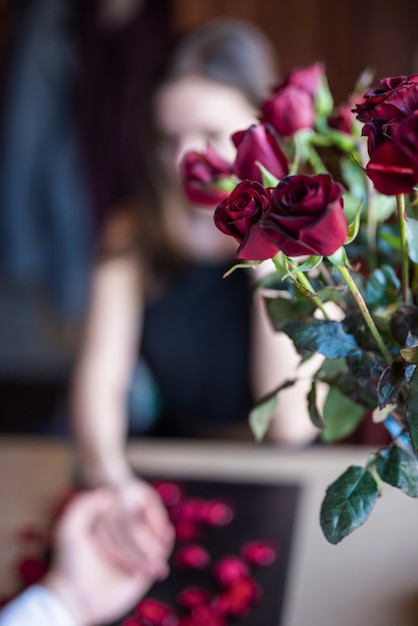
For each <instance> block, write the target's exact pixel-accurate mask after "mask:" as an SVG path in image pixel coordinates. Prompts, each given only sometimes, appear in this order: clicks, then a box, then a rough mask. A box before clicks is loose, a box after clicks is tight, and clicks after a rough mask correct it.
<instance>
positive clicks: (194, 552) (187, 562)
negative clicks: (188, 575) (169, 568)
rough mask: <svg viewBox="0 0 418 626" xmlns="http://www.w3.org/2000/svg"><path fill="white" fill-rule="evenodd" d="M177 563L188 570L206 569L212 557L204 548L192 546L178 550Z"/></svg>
mask: <svg viewBox="0 0 418 626" xmlns="http://www.w3.org/2000/svg"><path fill="white" fill-rule="evenodd" d="M175 562H176V563H177V565H179V566H180V567H184V568H187V569H204V568H205V567H207V566H208V565H209V563H210V555H209V552H208V551H207V550H205V548H203V547H202V546H199V545H197V544H190V545H188V546H183V547H182V548H179V549H178V550H177V552H176V554H175Z"/></svg>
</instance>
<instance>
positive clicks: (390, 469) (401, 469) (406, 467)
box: [376, 446, 418, 498]
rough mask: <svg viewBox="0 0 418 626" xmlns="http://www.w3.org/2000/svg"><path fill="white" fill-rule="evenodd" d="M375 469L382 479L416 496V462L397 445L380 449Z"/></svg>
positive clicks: (417, 483) (417, 473) (417, 468)
mask: <svg viewBox="0 0 418 626" xmlns="http://www.w3.org/2000/svg"><path fill="white" fill-rule="evenodd" d="M376 470H377V472H378V474H379V476H380V478H381V479H382V480H384V481H385V483H388V484H389V485H392V486H393V487H397V488H398V489H400V490H401V491H403V492H404V493H406V494H407V495H408V496H411V497H412V498H418V462H417V460H416V459H415V458H414V457H412V456H411V455H410V454H408V452H406V450H403V449H402V448H400V447H399V446H394V447H392V448H389V449H385V450H380V452H379V456H378V459H377V461H376Z"/></svg>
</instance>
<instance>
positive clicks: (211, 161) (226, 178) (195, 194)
mask: <svg viewBox="0 0 418 626" xmlns="http://www.w3.org/2000/svg"><path fill="white" fill-rule="evenodd" d="M180 175H181V178H182V181H183V188H184V191H185V194H186V197H187V199H188V200H189V201H190V202H193V203H194V204H200V205H205V206H214V205H215V204H217V203H218V202H220V201H221V200H223V198H226V196H227V195H228V193H229V191H230V190H231V188H233V185H234V183H233V182H232V179H231V177H232V175H233V167H232V164H231V163H228V161H225V160H224V159H223V158H222V157H220V156H219V155H218V154H217V153H216V152H215V150H214V148H213V147H212V146H211V145H210V144H209V145H208V147H207V150H206V153H201V152H196V151H190V152H187V153H186V154H185V156H184V158H183V160H182V163H181V165H180Z"/></svg>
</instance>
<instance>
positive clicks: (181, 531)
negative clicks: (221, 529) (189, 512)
mask: <svg viewBox="0 0 418 626" xmlns="http://www.w3.org/2000/svg"><path fill="white" fill-rule="evenodd" d="M174 528H175V533H176V538H177V539H178V540H179V541H196V539H199V537H200V535H201V531H200V527H199V525H198V524H197V523H196V522H194V521H192V520H188V519H180V520H178V521H177V522H175V524H174Z"/></svg>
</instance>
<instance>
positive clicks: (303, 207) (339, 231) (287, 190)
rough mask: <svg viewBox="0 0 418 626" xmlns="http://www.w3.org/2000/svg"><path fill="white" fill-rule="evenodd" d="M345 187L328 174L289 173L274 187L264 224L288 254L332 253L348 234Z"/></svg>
mask: <svg viewBox="0 0 418 626" xmlns="http://www.w3.org/2000/svg"><path fill="white" fill-rule="evenodd" d="M343 191H344V189H343V187H342V185H341V184H340V183H337V182H334V181H333V180H332V178H331V176H329V174H318V175H316V176H308V175H304V174H298V175H295V176H288V177H287V178H284V179H283V180H282V181H280V183H279V184H278V185H277V187H276V188H275V189H274V190H273V192H272V196H271V203H270V207H269V208H268V210H267V211H266V212H265V215H264V216H263V218H262V224H261V228H262V230H263V232H264V234H265V235H266V236H268V237H269V238H270V239H271V241H272V243H274V245H276V246H277V248H279V249H280V250H282V252H284V254H286V255H287V256H290V257H297V256H302V255H316V256H330V255H331V254H333V253H334V252H336V250H338V249H339V248H340V247H341V246H342V245H343V244H344V242H345V240H346V238H347V234H348V223H347V218H346V216H345V213H344V211H343V197H342V195H343Z"/></svg>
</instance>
